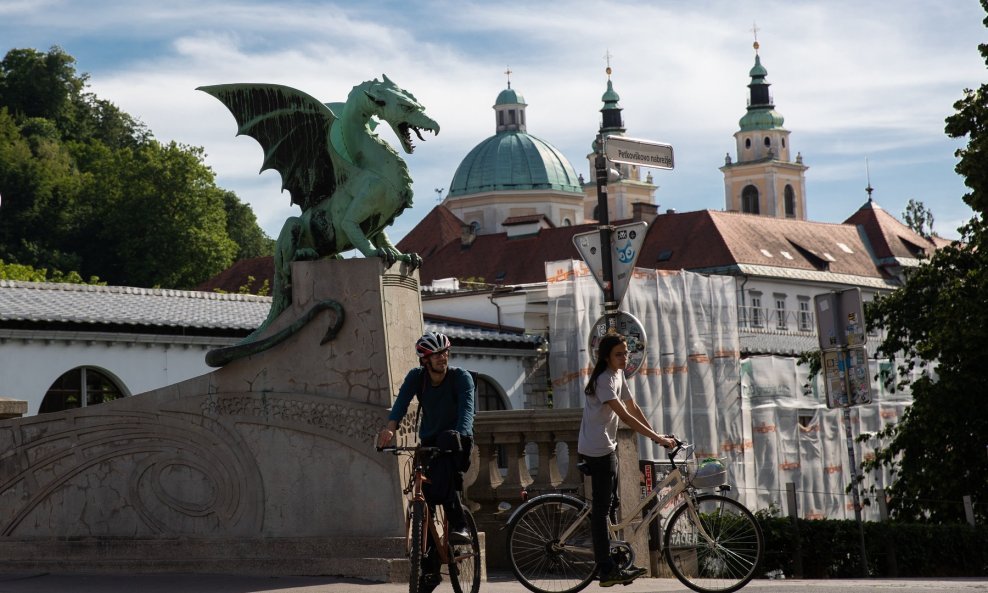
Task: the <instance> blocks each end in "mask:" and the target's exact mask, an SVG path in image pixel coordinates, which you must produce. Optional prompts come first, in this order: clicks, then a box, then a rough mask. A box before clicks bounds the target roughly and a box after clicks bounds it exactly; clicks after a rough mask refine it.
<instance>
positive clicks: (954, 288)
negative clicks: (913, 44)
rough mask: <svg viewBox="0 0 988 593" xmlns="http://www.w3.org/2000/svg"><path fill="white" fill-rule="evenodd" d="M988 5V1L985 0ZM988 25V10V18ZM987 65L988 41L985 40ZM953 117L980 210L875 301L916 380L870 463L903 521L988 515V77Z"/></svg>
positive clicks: (873, 315)
mask: <svg viewBox="0 0 988 593" xmlns="http://www.w3.org/2000/svg"><path fill="white" fill-rule="evenodd" d="M982 6H984V8H985V10H986V11H988V0H982ZM984 22H985V25H986V26H988V18H986V19H985V21H984ZM979 50H980V52H981V55H982V56H983V57H984V58H985V60H986V64H988V44H981V45H979ZM954 109H955V110H956V113H955V114H953V115H951V116H950V117H948V118H947V120H946V122H947V126H946V133H947V135H948V136H950V137H951V138H964V137H967V139H968V143H967V147H966V148H963V149H960V150H958V151H957V153H956V156H957V157H959V161H958V164H957V166H956V170H957V172H958V173H959V174H961V175H962V176H964V178H965V184H966V185H967V187H968V188H969V189H970V192H969V193H967V194H966V195H965V196H964V201H965V202H966V203H967V204H968V205H969V206H970V207H971V208H972V209H973V210H974V211H975V217H974V218H973V219H972V220H971V221H970V222H968V224H966V225H965V226H964V227H962V228H961V229H960V230H961V234H962V236H961V240H960V241H959V242H957V243H954V244H953V245H951V246H948V247H946V248H944V249H940V250H938V251H937V252H936V253H934V254H933V256H932V257H931V258H930V259H929V260H927V261H926V262H924V263H923V264H922V265H920V266H919V267H918V268H916V269H915V270H913V271H912V272H911V273H910V274H909V276H908V278H907V281H906V284H905V286H903V287H902V288H901V289H899V290H897V291H895V292H894V293H892V294H891V295H889V296H888V297H886V298H884V299H881V300H880V301H877V302H876V303H875V305H874V306H872V307H870V308H869V319H870V324H871V325H872V326H875V327H882V328H884V329H885V330H886V332H887V337H886V338H885V339H884V341H883V342H882V344H881V347H880V351H881V352H882V353H883V354H885V355H887V356H890V357H891V356H894V355H895V354H900V358H899V360H905V361H906V362H905V363H903V364H902V365H900V374H899V378H900V379H901V380H908V379H909V377H910V374H912V375H913V376H918V378H916V379H915V380H913V381H912V382H911V389H912V393H913V398H914V401H913V404H912V405H911V406H910V407H909V408H908V409H907V411H906V413H905V414H904V415H903V418H902V419H901V420H900V421H899V423H898V424H897V425H895V426H892V427H887V428H886V429H885V430H883V431H882V432H881V433H880V434H879V435H877V436H878V438H880V439H881V443H883V446H882V447H881V449H880V450H879V454H878V456H877V458H876V460H875V461H874V462H873V463H871V464H869V465H870V466H875V465H877V464H884V465H888V466H891V468H892V470H893V472H894V474H893V476H894V477H893V483H892V484H891V486H890V487H889V489H888V491H889V494H890V495H891V502H890V511H891V512H892V513H893V515H894V516H895V517H897V518H900V519H905V520H916V521H924V520H927V521H931V522H937V523H946V522H958V521H962V520H963V519H964V509H963V506H962V497H963V496H965V495H970V496H971V497H972V498H973V500H974V502H975V507H974V508H975V512H976V514H977V515H978V518H979V520H980V521H981V522H982V523H983V522H984V521H985V520H986V519H988V511H986V503H988V480H986V479H985V476H988V405H986V403H985V394H988V373H985V371H984V365H985V361H986V360H988V307H985V295H988V229H986V226H985V215H986V212H988V85H982V86H981V87H980V88H979V89H978V90H970V89H967V90H965V91H964V97H963V98H962V99H961V100H959V101H957V102H956V103H955V104H954Z"/></svg>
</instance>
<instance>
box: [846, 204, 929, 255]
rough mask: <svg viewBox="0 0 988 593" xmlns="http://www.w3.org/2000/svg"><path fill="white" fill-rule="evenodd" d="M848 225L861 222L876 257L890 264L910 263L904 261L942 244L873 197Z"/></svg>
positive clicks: (852, 216) (847, 221)
mask: <svg viewBox="0 0 988 593" xmlns="http://www.w3.org/2000/svg"><path fill="white" fill-rule="evenodd" d="M844 224H853V225H860V226H861V228H863V229H864V231H865V234H866V236H867V238H868V241H869V242H870V243H871V246H872V248H873V249H874V251H875V257H877V258H878V259H879V260H880V261H881V262H882V263H886V264H887V263H909V262H903V260H916V259H917V258H918V257H919V256H920V255H926V256H930V255H932V254H933V251H935V250H936V249H937V247H938V246H939V245H938V244H937V242H935V241H931V240H930V239H927V238H925V237H923V236H922V235H920V234H919V233H917V232H916V231H914V230H912V229H911V228H909V227H908V226H906V225H905V224H903V223H901V222H899V220H898V219H896V218H895V217H894V216H892V215H891V214H889V213H888V212H886V211H885V210H884V209H882V207H881V206H879V205H878V203H877V202H874V201H872V200H868V201H867V202H865V204H864V205H863V206H861V208H859V209H858V211H857V212H855V213H854V214H852V215H851V217H850V218H848V219H847V220H846V221H844ZM941 241H942V240H941Z"/></svg>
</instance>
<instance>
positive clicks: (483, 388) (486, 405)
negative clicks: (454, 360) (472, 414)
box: [474, 375, 508, 412]
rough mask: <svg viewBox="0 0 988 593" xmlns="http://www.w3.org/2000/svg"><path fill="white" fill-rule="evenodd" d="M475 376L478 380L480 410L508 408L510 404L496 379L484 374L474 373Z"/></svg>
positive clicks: (477, 395)
mask: <svg viewBox="0 0 988 593" xmlns="http://www.w3.org/2000/svg"><path fill="white" fill-rule="evenodd" d="M474 378H475V379H476V380H477V385H476V386H475V387H476V401H477V411H478V412H479V411H487V410H507V409H508V405H507V403H505V401H504V400H505V398H504V396H503V395H502V394H501V390H500V389H498V387H497V384H496V383H494V381H492V380H491V379H489V378H487V377H485V376H483V375H474Z"/></svg>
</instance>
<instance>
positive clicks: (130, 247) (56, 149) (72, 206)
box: [0, 47, 273, 288]
mask: <svg viewBox="0 0 988 593" xmlns="http://www.w3.org/2000/svg"><path fill="white" fill-rule="evenodd" d="M87 80H88V75H85V74H82V75H79V74H77V73H76V70H75V59H74V58H72V56H70V55H68V54H66V53H65V52H63V51H62V50H61V49H60V48H58V47H53V48H51V49H50V50H49V51H48V52H39V51H37V50H33V49H14V50H11V51H9V52H8V53H7V54H6V56H5V57H4V59H3V60H2V61H0V194H2V195H3V203H2V204H0V258H4V259H5V260H6V261H9V262H13V263H16V264H20V265H26V266H30V267H32V268H35V269H52V270H55V269H68V270H78V271H79V272H80V273H81V274H82V275H84V276H100V277H103V278H106V279H107V280H108V281H110V282H112V283H114V284H131V285H137V286H167V287H173V288H188V287H192V286H194V285H196V284H198V283H199V282H201V281H202V280H205V279H206V278H209V277H210V276H212V275H214V274H216V273H218V272H220V271H221V270H222V269H223V268H225V267H227V266H229V265H230V264H231V263H232V262H233V261H234V260H235V258H239V257H254V256H257V255H266V254H270V253H272V252H273V241H271V240H270V239H268V238H267V237H266V236H265V235H264V233H263V232H262V231H261V229H260V228H259V227H258V226H257V220H256V218H255V217H254V215H253V213H252V212H251V211H250V208H249V206H247V205H245V204H243V203H241V202H240V201H239V200H238V199H237V197H236V195H235V194H233V193H232V192H226V191H224V190H222V189H221V188H219V187H217V186H216V184H215V177H214V175H213V173H212V171H211V170H210V169H209V168H208V167H207V166H206V165H205V164H204V161H203V151H202V149H201V148H196V147H189V146H184V145H179V144H176V143H171V144H167V145H165V144H162V143H160V142H158V141H157V140H155V139H154V137H153V136H152V135H151V133H150V131H149V130H147V128H145V127H144V125H143V124H141V123H140V122H137V121H136V120H134V119H133V118H132V117H131V116H130V115H128V114H126V113H124V112H122V111H121V110H120V109H119V108H117V107H116V106H115V105H113V104H112V103H110V102H109V101H105V100H102V99H99V98H98V97H96V96H95V95H94V94H92V93H89V92H88V91H87V90H86V89H87Z"/></svg>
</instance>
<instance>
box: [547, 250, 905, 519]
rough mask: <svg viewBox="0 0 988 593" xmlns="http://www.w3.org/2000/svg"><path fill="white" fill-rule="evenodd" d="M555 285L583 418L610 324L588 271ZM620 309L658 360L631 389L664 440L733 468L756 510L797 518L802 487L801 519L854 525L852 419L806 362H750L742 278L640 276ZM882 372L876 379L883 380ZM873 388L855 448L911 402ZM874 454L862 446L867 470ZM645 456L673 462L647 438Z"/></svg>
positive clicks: (551, 281)
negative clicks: (685, 443) (742, 323)
mask: <svg viewBox="0 0 988 593" xmlns="http://www.w3.org/2000/svg"><path fill="white" fill-rule="evenodd" d="M546 278H547V281H548V297H549V327H550V334H549V341H550V351H549V365H550V373H551V376H552V379H553V381H552V385H553V405H554V406H556V407H560V408H571V407H582V406H583V398H584V395H583V388H584V386H585V385H586V381H587V378H588V377H589V374H590V370H591V368H592V366H593V361H592V359H591V354H590V352H589V351H588V342H589V336H590V332H591V327H592V326H593V324H594V322H596V321H597V319H598V318H599V317H600V316H601V315H602V314H603V303H602V301H603V299H602V294H601V291H600V288H599V287H598V286H597V284H596V282H595V281H594V280H593V278H592V276H591V275H590V271H589V269H588V268H587V267H586V265H585V264H584V263H583V262H581V261H576V260H565V261H558V262H548V263H546ZM620 309H621V310H622V311H625V312H627V313H630V314H631V315H633V316H635V317H636V318H637V319H638V320H639V321H640V322H641V323H642V325H643V327H644V329H645V333H646V336H647V339H648V346H647V359H646V361H645V364H644V367H643V368H642V371H641V372H639V373H638V375H636V376H635V377H634V378H633V379H632V380H631V383H632V391H633V392H634V394H635V399H636V400H637V401H638V404H639V406H641V408H642V410H643V411H644V412H645V415H646V417H647V418H648V419H649V421H650V422H651V423H652V425H653V426H654V427H655V428H656V430H657V431H659V432H660V433H675V434H677V435H680V436H681V437H683V438H685V439H686V440H689V441H692V442H694V443H696V445H697V457H698V458H703V457H707V456H711V457H719V458H722V459H724V460H725V462H726V463H727V465H728V468H729V473H728V479H729V483H730V484H731V485H732V486H733V488H734V492H735V493H736V494H737V495H738V496H739V497H740V498H741V499H742V500H743V502H745V504H747V505H748V506H749V507H751V508H752V509H768V508H770V507H773V506H774V507H776V508H778V510H779V511H780V512H786V510H787V507H786V484H787V483H790V482H791V483H794V484H795V488H796V494H797V504H798V509H799V514H800V516H801V517H805V518H823V517H829V518H845V517H853V516H854V510H853V506H852V505H851V498H850V495H847V494H845V492H844V491H845V487H846V485H847V483H848V480H849V477H848V471H847V470H848V468H849V463H848V457H847V441H846V433H845V431H844V428H843V412H842V411H841V410H828V409H826V407H825V405H824V402H825V397H824V395H823V392H822V384H821V383H820V381H819V380H817V381H815V382H814V384H809V382H808V379H807V369H806V367H805V366H800V365H797V363H796V359H794V358H790V357H782V356H755V357H750V358H748V359H746V360H744V361H741V360H740V351H741V347H740V346H741V341H742V340H743V339H744V338H743V336H741V335H739V333H738V317H737V301H736V286H735V281H734V278H733V277H730V276H704V275H701V274H695V273H691V272H666V271H655V270H645V269H642V268H636V269H635V273H634V275H633V276H632V279H631V285H630V286H629V288H628V292H627V295H626V296H625V298H624V301H623V302H622V304H621V307H620ZM876 364H877V363H875V362H874V361H872V367H873V368H872V371H873V375H874V374H875V373H877V372H878V371H879V370H880V369H879V368H878V367H877V366H875V365H876ZM881 370H883V371H884V370H887V369H884V368H883V369H881ZM873 383H874V384H873V388H874V392H873V394H874V400H873V403H872V404H869V405H867V406H860V407H856V408H852V409H851V426H852V433H853V435H854V436H855V437H856V436H857V435H858V434H861V433H862V431H863V432H876V431H878V430H880V429H881V428H882V427H883V426H884V425H885V424H887V423H889V422H895V421H896V420H897V419H898V418H899V417H901V415H902V412H903V410H904V408H905V406H906V405H908V403H909V401H910V400H909V398H908V397H902V396H901V395H900V396H898V397H894V396H892V395H890V394H888V393H886V392H885V390H884V389H883V387H882V386H881V385H880V384H879V382H877V381H875V382H873ZM873 450H874V449H873V447H870V446H869V445H868V444H864V445H862V444H860V443H855V456H856V460H857V461H858V462H860V461H861V459H862V456H863V455H869V456H870V455H872V454H873ZM639 451H640V454H641V457H642V458H648V459H654V460H664V459H665V455H664V453H663V450H662V449H661V448H660V447H658V446H656V445H653V444H652V443H651V442H650V441H648V440H646V439H644V438H643V439H640V442H639ZM887 477H888V476H885V475H879V476H873V475H869V476H866V479H865V481H864V487H865V488H868V487H870V486H876V487H882V485H883V482H882V480H886V479H887ZM871 498H872V499H873V496H871ZM864 517H865V518H869V519H877V518H878V509H877V505H874V504H873V505H871V506H865V507H864Z"/></svg>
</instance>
